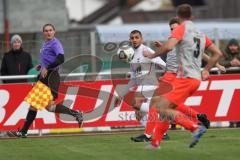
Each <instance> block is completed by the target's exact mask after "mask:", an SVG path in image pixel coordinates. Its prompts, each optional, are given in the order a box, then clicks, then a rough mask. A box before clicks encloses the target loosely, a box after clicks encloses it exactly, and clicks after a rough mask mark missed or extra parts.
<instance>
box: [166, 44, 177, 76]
mask: <svg viewBox="0 0 240 160" xmlns="http://www.w3.org/2000/svg"><path fill="white" fill-rule="evenodd" d="M178 68H179V64H178V61H177V54H176V49H175V48H174V49H173V50H171V51H170V52H169V53H168V54H167V59H166V72H172V73H177V71H178Z"/></svg>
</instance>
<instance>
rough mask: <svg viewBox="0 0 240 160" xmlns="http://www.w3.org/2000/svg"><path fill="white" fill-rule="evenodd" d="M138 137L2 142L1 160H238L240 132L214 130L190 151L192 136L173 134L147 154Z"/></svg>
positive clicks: (65, 138)
mask: <svg viewBox="0 0 240 160" xmlns="http://www.w3.org/2000/svg"><path fill="white" fill-rule="evenodd" d="M139 133H141V132H138V133H136V132H135V133H124V134H112V135H89V136H66V137H46V138H26V139H2V140H1V139H0V160H46V159H54V160H77V159H81V160H135V159H136V160H155V159H159V160H165V159H166V160H238V159H240V129H210V130H208V132H207V133H206V134H205V135H204V136H203V138H202V139H201V141H200V142H199V143H198V145H197V146H196V147H195V148H193V149H189V148H188V144H189V142H190V140H191V134H190V133H188V132H186V131H170V132H169V135H170V137H171V139H170V140H169V141H163V142H162V144H161V149H160V150H146V149H145V148H144V146H145V145H146V144H147V143H134V142H131V141H130V137H131V136H135V135H138V134H139Z"/></svg>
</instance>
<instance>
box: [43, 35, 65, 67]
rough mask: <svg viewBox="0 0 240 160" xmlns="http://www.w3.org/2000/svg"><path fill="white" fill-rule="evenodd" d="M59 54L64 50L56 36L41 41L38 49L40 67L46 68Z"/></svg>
mask: <svg viewBox="0 0 240 160" xmlns="http://www.w3.org/2000/svg"><path fill="white" fill-rule="evenodd" d="M59 54H64V50H63V46H62V44H61V42H60V41H59V40H58V39H57V38H53V39H52V40H50V41H46V42H45V43H43V45H42V48H41V50H40V60H41V69H43V68H47V67H48V66H49V65H50V64H52V63H54V62H55V60H56V57H57V56H58V55H59ZM56 68H58V67H56Z"/></svg>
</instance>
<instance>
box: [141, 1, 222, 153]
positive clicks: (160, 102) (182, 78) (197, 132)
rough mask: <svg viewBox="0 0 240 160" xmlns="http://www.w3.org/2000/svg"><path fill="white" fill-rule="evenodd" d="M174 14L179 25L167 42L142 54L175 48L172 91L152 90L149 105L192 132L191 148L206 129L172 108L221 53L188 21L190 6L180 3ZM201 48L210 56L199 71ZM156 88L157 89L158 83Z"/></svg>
mask: <svg viewBox="0 0 240 160" xmlns="http://www.w3.org/2000/svg"><path fill="white" fill-rule="evenodd" d="M177 16H178V18H179V20H180V22H181V25H179V26H178V27H176V28H175V29H174V30H173V32H172V34H171V36H170V38H169V39H168V41H167V42H166V43H164V44H163V45H162V46H161V47H159V49H158V50H157V51H156V52H155V53H154V54H151V53H149V52H147V51H146V52H144V55H145V56H146V57H148V58H155V57H157V56H160V55H162V54H164V53H169V51H171V50H172V49H173V48H176V53H177V62H178V64H179V66H178V71H177V74H176V78H175V80H174V81H173V82H172V83H171V85H172V86H173V87H172V90H171V91H170V92H169V93H167V94H165V95H163V96H159V95H157V92H156V94H155V95H154V97H153V98H152V101H151V106H156V107H157V111H158V112H159V113H160V115H161V116H166V117H167V118H168V119H167V120H168V121H174V122H175V123H176V124H180V125H182V126H183V127H184V128H186V129H187V130H189V131H191V132H193V133H194V135H193V138H192V141H191V143H190V145H189V147H190V148H192V147H194V146H195V145H196V144H197V142H198V141H199V139H200V138H201V136H202V135H203V134H204V133H205V132H206V128H205V127H204V126H200V125H198V124H196V123H195V122H193V121H191V120H190V119H189V118H187V117H186V116H184V115H183V114H182V113H181V112H179V111H176V110H175V107H176V106H178V105H180V104H182V103H183V102H184V101H185V100H186V98H187V97H189V96H191V95H192V94H193V93H194V92H195V91H196V90H197V89H198V87H199V85H200V81H201V80H207V79H208V78H209V70H210V69H211V68H212V67H213V66H214V65H215V64H216V62H217V61H218V59H219V58H220V56H221V55H222V53H221V51H220V50H219V49H218V48H217V47H216V46H215V45H214V44H213V43H212V42H211V40H209V39H208V37H207V36H206V35H204V34H203V33H202V32H200V31H199V30H198V29H197V28H196V27H195V25H194V24H193V22H192V21H191V18H192V7H191V6H190V5H188V4H183V5H180V6H179V7H178V9H177ZM205 49H206V50H208V51H210V52H212V54H213V56H212V57H210V59H209V60H208V64H207V65H206V66H205V67H204V69H203V70H202V71H201V60H202V55H203V53H204V50H205ZM159 90H161V86H160V87H159ZM165 120H166V119H165ZM167 129H168V128H166V130H167Z"/></svg>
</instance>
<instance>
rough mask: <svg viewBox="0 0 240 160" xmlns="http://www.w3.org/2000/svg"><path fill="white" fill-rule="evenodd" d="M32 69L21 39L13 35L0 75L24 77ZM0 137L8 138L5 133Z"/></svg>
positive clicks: (11, 81)
mask: <svg viewBox="0 0 240 160" xmlns="http://www.w3.org/2000/svg"><path fill="white" fill-rule="evenodd" d="M32 67H33V65H32V58H31V55H30V54H29V53H27V52H25V51H24V50H23V48H22V38H21V37H20V36H19V35H17V34H16V35H14V36H12V38H11V49H10V51H8V52H7V53H4V56H3V59H2V64H1V70H0V71H1V75H3V76H8V75H26V74H27V73H28V71H29V70H30V69H31V68H32ZM21 82H27V80H26V79H14V80H3V83H21ZM0 137H8V134H7V132H0Z"/></svg>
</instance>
